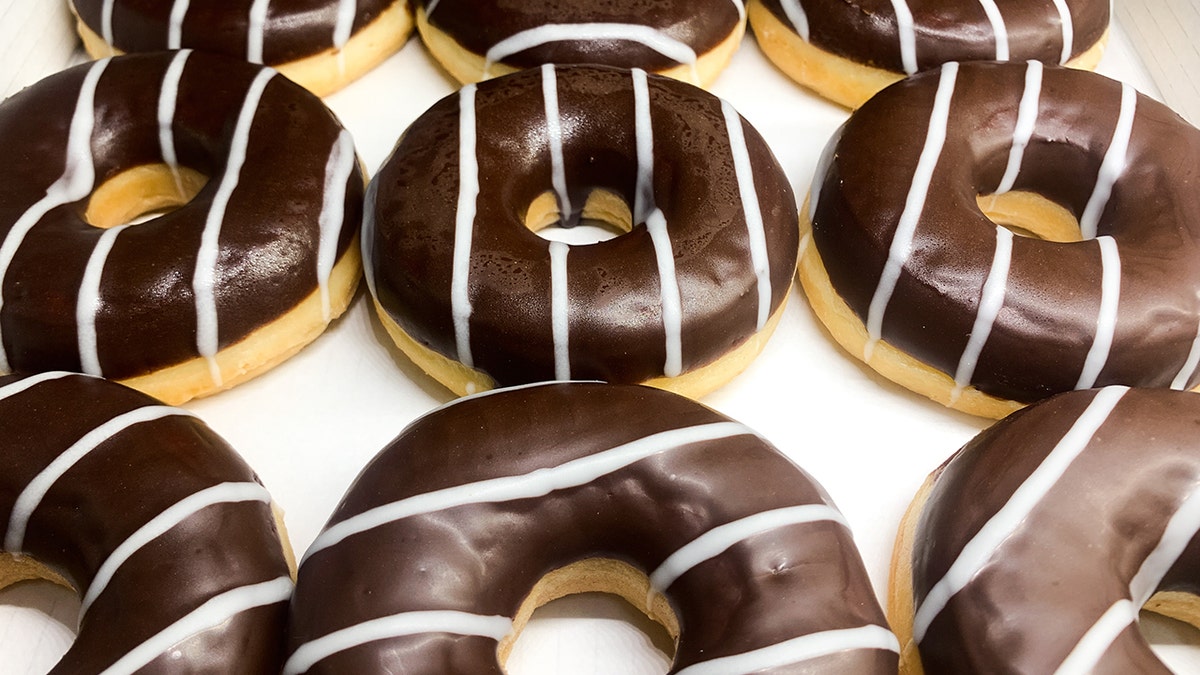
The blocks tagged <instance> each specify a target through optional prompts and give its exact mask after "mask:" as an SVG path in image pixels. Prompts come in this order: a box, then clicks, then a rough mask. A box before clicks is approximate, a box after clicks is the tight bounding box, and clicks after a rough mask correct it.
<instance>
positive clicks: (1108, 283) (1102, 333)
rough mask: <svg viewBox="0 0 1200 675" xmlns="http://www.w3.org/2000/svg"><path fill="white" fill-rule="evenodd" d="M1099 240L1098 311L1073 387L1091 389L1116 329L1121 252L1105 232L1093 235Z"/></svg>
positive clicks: (1109, 348)
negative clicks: (1094, 334) (1080, 369)
mask: <svg viewBox="0 0 1200 675" xmlns="http://www.w3.org/2000/svg"><path fill="white" fill-rule="evenodd" d="M1095 241H1096V243H1098V244H1100V272H1101V280H1100V312H1099V315H1098V316H1097V317H1096V336H1095V338H1093V339H1092V346H1091V348H1089V349H1088V353H1087V359H1086V360H1084V362H1083V371H1082V372H1080V373H1079V381H1078V382H1076V383H1075V388H1076V389H1091V388H1092V387H1094V386H1096V378H1098V377H1100V371H1102V370H1104V364H1106V363H1108V354H1109V352H1110V351H1111V349H1112V343H1113V335H1114V334H1115V333H1116V331H1117V304H1118V302H1119V300H1120V297H1121V256H1120V254H1119V252H1118V251H1117V242H1116V240H1115V239H1113V238H1112V237H1109V236H1107V235H1106V236H1103V237H1096V240H1095Z"/></svg>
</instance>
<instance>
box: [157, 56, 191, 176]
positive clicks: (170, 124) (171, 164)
mask: <svg viewBox="0 0 1200 675" xmlns="http://www.w3.org/2000/svg"><path fill="white" fill-rule="evenodd" d="M191 53H192V50H190V49H184V50H182V51H180V52H179V53H178V54H176V55H175V57H174V58H172V59H171V65H169V66H167V73H166V75H164V76H163V83H162V89H161V90H160V91H159V94H158V147H159V150H160V152H162V157H163V161H164V162H166V164H167V168H169V169H170V170H171V177H172V178H174V179H175V193H176V194H177V195H179V198H180V199H183V198H184V196H185V195H184V192H183V181H182V180H181V179H180V177H179V158H178V156H177V155H176V153H175V130H174V126H175V105H176V104H177V102H178V101H179V81H180V79H182V78H183V68H184V66H185V65H186V63H187V59H188V56H190V55H191Z"/></svg>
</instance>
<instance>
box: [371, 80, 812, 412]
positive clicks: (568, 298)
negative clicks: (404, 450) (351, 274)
mask: <svg viewBox="0 0 1200 675" xmlns="http://www.w3.org/2000/svg"><path fill="white" fill-rule="evenodd" d="M367 201H368V206H367V218H366V220H365V227H366V232H365V234H364V238H363V240H364V253H365V255H366V258H367V259H368V264H367V268H368V275H367V276H368V283H369V284H370V285H371V289H372V293H373V294H374V296H375V298H376V301H377V305H378V309H379V314H380V317H381V318H382V319H383V322H384V325H385V326H386V327H387V328H388V330H389V332H390V333H391V334H392V337H393V338H394V339H395V340H396V342H397V344H398V345H400V347H401V348H402V349H403V350H404V351H405V352H406V353H408V355H409V356H410V357H412V358H413V359H414V360H415V361H416V362H417V363H418V364H419V365H421V367H423V368H424V369H425V370H426V371H428V372H430V374H432V375H433V376H434V377H435V378H437V379H438V380H440V381H441V382H442V383H443V384H445V385H446V386H447V387H449V388H450V389H452V390H454V391H456V392H458V393H464V392H466V393H469V392H471V391H473V390H481V389H485V388H489V387H491V386H495V385H497V384H498V385H501V386H503V385H510V384H519V383H524V382H531V381H537V380H549V379H564V380H565V379H599V380H605V381H614V382H624V383H639V382H644V381H650V383H652V384H654V385H655V386H664V387H667V388H671V389H673V390H675V391H681V392H685V393H687V394H689V395H697V396H698V395H700V394H702V393H705V392H707V391H710V390H712V389H714V388H716V387H717V386H719V385H720V384H722V383H723V382H724V381H726V380H728V379H729V378H731V377H733V375H734V374H736V373H737V372H739V371H740V370H742V369H743V368H744V367H745V366H746V365H747V364H748V363H749V361H750V360H751V359H752V358H753V357H754V356H755V355H756V354H757V353H758V351H759V350H760V349H761V348H762V346H763V344H764V343H765V341H766V337H767V336H768V335H770V331H771V330H772V329H773V328H774V325H775V323H776V321H777V320H778V317H779V315H780V314H781V309H782V307H783V304H784V302H785V300H786V298H787V294H788V290H789V288H790V286H791V282H792V277H793V274H792V269H793V262H794V260H795V255H796V250H797V239H798V235H797V229H798V228H797V227H796V212H795V208H796V207H795V202H794V197H793V196H792V191H791V187H790V185H789V184H788V181H787V178H786V176H785V175H784V174H783V171H782V170H781V169H780V167H779V165H778V163H777V162H776V161H775V159H774V156H773V155H772V154H771V151H770V149H769V148H768V147H767V145H766V143H765V142H764V141H763V140H762V138H761V137H760V136H759V135H758V134H757V133H756V132H755V131H754V129H753V128H752V127H750V125H749V124H748V123H746V122H745V121H744V120H743V119H742V118H741V117H740V116H739V115H738V114H737V112H736V111H734V110H733V108H732V107H731V106H730V105H729V104H727V103H724V102H722V101H721V100H720V99H718V98H716V97H714V96H712V95H710V94H708V93H706V92H704V91H703V90H701V89H698V88H696V87H693V86H691V85H688V84H684V83H682V82H677V81H675V80H671V79H668V78H664V77H657V76H653V75H649V76H648V75H646V73H645V72H643V71H639V70H634V71H632V72H630V71H625V70H617V69H611V68H604V67H599V66H564V67H557V68H556V67H554V66H543V67H542V68H541V69H534V70H527V71H522V72H520V73H515V74H513V75H509V76H505V77H504V78H500V79H497V80H490V81H487V82H483V83H481V84H479V85H467V86H466V87H464V88H463V89H462V91H461V92H459V93H458V94H455V95H451V96H449V97H447V98H445V99H443V100H442V101H440V102H439V103H437V104H436V105H434V106H433V108H431V109H430V110H429V111H428V112H426V113H425V114H424V115H422V116H421V117H420V118H419V119H418V120H417V121H416V122H414V123H413V124H412V126H411V127H409V129H408V131H406V132H405V134H404V136H403V137H402V138H401V139H400V142H399V144H398V145H397V147H396V149H395V151H394V152H393V153H392V156H391V157H390V158H389V159H388V160H387V162H386V163H385V164H384V166H383V168H381V169H380V171H379V173H378V174H377V175H376V177H375V178H374V179H373V180H372V182H371V185H370V188H369V190H368V196H367ZM559 214H562V216H561V217H562V220H563V221H564V222H565V223H567V224H571V223H575V222H577V221H578V220H579V219H580V217H584V218H598V219H601V220H606V221H608V222H610V223H614V224H618V225H619V227H621V228H622V229H624V230H626V232H625V234H622V235H620V236H617V237H616V238H614V239H610V240H608V241H603V242H600V243H596V244H591V245H585V246H569V245H567V244H564V243H561V242H551V241H547V240H546V239H543V238H542V237H539V236H538V235H537V234H535V233H534V232H532V231H531V230H533V229H537V228H540V227H544V226H546V225H549V224H551V223H554V222H556V221H557V220H558V219H559V217H560V215H559Z"/></svg>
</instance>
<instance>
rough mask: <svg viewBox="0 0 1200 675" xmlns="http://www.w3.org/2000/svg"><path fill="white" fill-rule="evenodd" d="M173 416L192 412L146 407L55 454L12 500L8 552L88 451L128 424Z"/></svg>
mask: <svg viewBox="0 0 1200 675" xmlns="http://www.w3.org/2000/svg"><path fill="white" fill-rule="evenodd" d="M174 416H186V417H191V416H192V414H191V413H190V412H188V411H186V410H182V409H180V408H172V407H170V406H165V405H149V406H144V407H142V408H136V409H134V410H131V411H129V412H127V413H123V414H121V415H118V416H116V417H114V418H112V419H110V420H108V421H107V422H105V423H104V424H101V425H100V426H98V427H96V428H95V429H92V430H91V431H89V432H87V433H86V434H84V435H83V437H81V438H80V439H79V440H77V441H75V442H74V443H73V444H71V447H69V448H67V449H66V450H64V451H63V452H62V454H60V455H59V456H58V457H55V458H54V461H52V462H50V464H48V465H47V466H46V468H44V469H42V471H41V472H40V473H39V474H38V475H36V476H34V478H33V480H31V481H29V485H26V486H25V489H24V490H22V491H21V494H20V495H19V496H18V497H17V500H16V502H14V503H13V509H12V514H11V515H10V516H9V519H8V531H7V532H6V533H5V535H4V550H6V551H8V552H9V553H20V552H21V547H22V546H23V545H24V543H25V528H26V526H28V524H29V519H30V517H32V516H33V512H34V511H35V510H36V509H37V507H38V504H41V502H42V498H44V497H45V496H46V493H47V492H49V490H50V488H51V487H52V486H53V485H54V483H55V482H57V481H58V479H59V478H61V477H62V475H63V474H64V473H66V472H67V471H68V470H70V469H71V467H73V466H75V464H77V463H78V462H79V461H80V460H81V459H83V458H84V457H86V456H87V455H88V453H90V452H91V451H93V450H95V449H96V448H97V447H99V446H100V445H101V444H102V443H104V442H105V441H107V440H109V439H110V438H112V437H114V436H116V435H117V434H119V433H121V432H122V431H125V430H126V429H128V428H129V427H132V426H135V425H138V424H145V423H146V422H153V421H154V420H159V419H162V418H164V417H174Z"/></svg>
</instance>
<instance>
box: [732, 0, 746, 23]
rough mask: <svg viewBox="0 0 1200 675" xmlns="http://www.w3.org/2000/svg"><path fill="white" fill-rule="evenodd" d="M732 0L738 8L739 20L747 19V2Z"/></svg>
mask: <svg viewBox="0 0 1200 675" xmlns="http://www.w3.org/2000/svg"><path fill="white" fill-rule="evenodd" d="M732 1H733V6H734V7H735V8H737V13H738V20H739V21H745V20H746V3H745V2H743V0H732Z"/></svg>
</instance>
